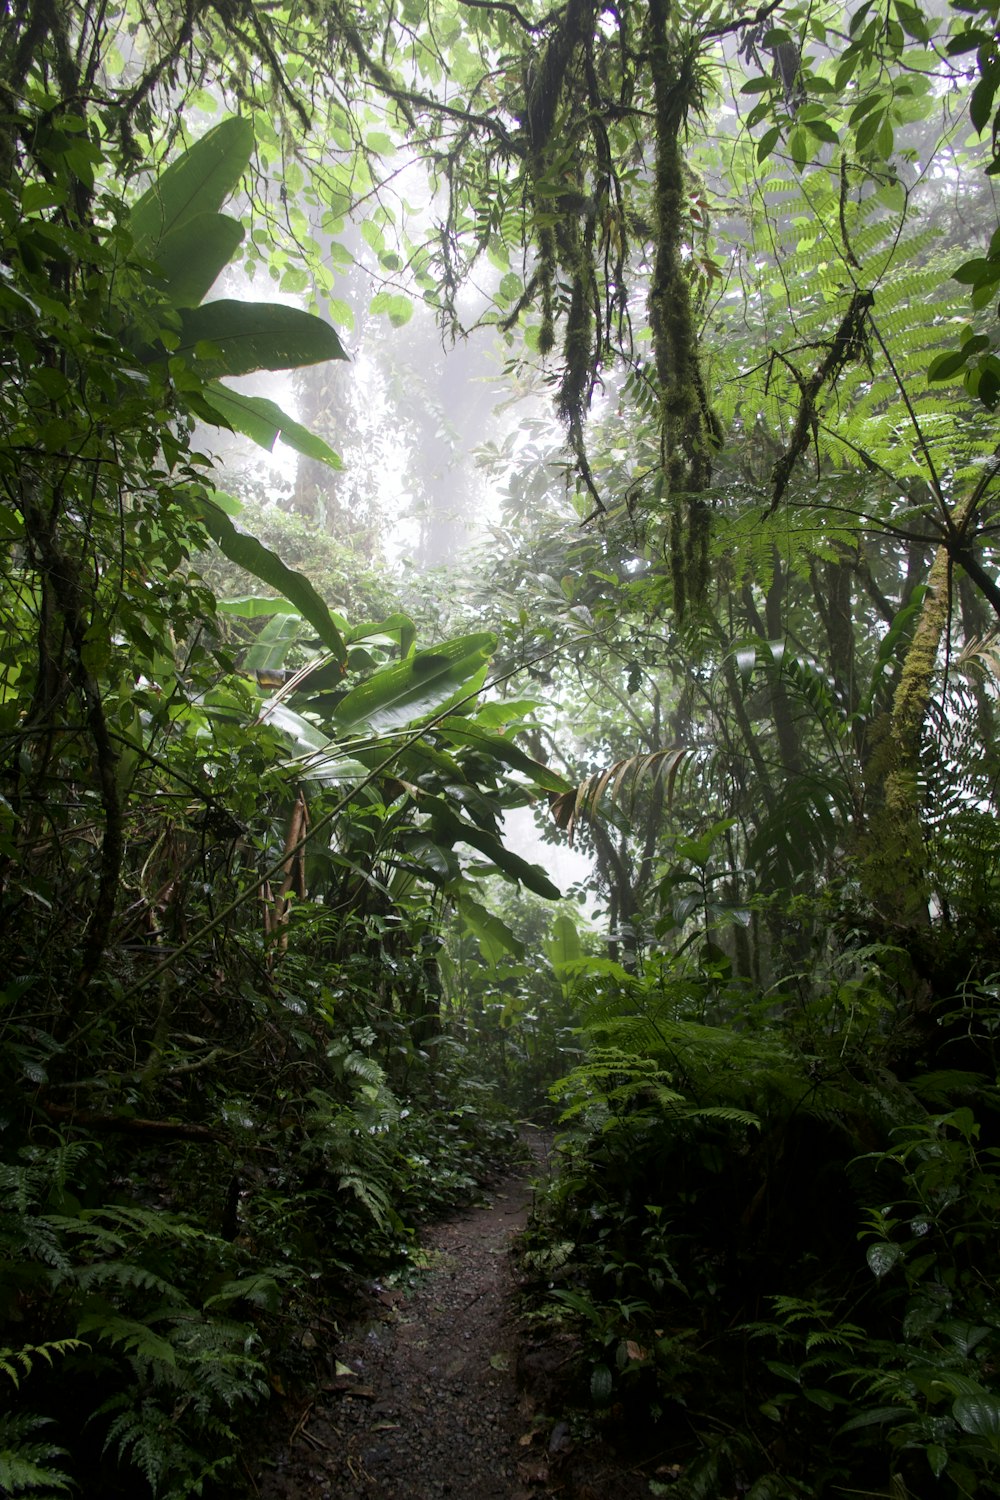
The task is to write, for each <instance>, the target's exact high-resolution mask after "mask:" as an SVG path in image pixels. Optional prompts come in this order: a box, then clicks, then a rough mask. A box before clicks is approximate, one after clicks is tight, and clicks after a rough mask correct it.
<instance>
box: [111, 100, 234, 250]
mask: <svg viewBox="0 0 1000 1500" xmlns="http://www.w3.org/2000/svg"><path fill="white" fill-rule="evenodd" d="M253 148H254V133H253V126H252V125H251V124H250V121H249V120H247V119H244V118H243V117H241V116H237V115H234V116H231V117H230V118H229V119H228V120H222V121H220V122H219V124H218V125H215V126H213V128H212V129H211V130H209V131H207V132H206V134H205V135H203V136H202V137H201V139H200V140H198V141H195V143H194V145H193V146H189V147H188V149H187V150H186V151H185V152H184V154H183V156H180V157H178V159H177V160H176V161H175V162H171V164H170V166H169V167H166V168H165V169H164V170H163V171H162V172H161V173H160V174H159V176H158V177H157V178H156V181H155V182H153V183H151V184H150V186H149V187H148V188H147V189H146V191H145V192H144V193H143V195H142V197H141V198H140V199H139V201H138V203H136V205H135V207H134V208H133V209H132V212H131V214H130V216H129V219H130V225H131V229H132V238H133V239H134V241H135V244H136V248H137V249H138V250H140V251H141V252H142V254H144V255H149V256H150V257H152V258H153V259H156V258H157V252H158V248H159V245H160V243H161V241H162V240H163V239H164V238H165V236H166V235H168V234H170V233H172V232H173V231H174V230H177V229H180V228H181V227H182V226H183V225H184V224H185V223H187V222H188V221H189V220H190V219H193V218H195V217H196V216H197V215H198V214H203V213H218V211H219V209H220V208H221V207H222V205H223V203H225V201H226V199H227V198H228V197H230V195H231V194H232V193H234V192H235V191H236V189H237V187H238V186H239V183H240V178H241V177H242V176H243V173H244V172H245V171H246V169H247V166H248V165H249V162H250V158H251V156H252V155H253Z"/></svg>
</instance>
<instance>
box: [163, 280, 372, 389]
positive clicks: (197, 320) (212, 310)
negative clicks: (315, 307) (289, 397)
mask: <svg viewBox="0 0 1000 1500" xmlns="http://www.w3.org/2000/svg"><path fill="white" fill-rule="evenodd" d="M199 344H204V345H210V346H211V348H210V352H204V353H201V354H199V351H198V345H199ZM175 353H177V354H186V355H188V356H189V357H190V356H195V355H198V356H199V358H200V359H201V360H202V362H203V363H204V364H207V365H208V366H210V367H211V370H212V373H213V375H249V374H250V373H251V372H252V371H254V370H297V369H299V368H300V366H302V365H318V364H322V363H323V361H324V360H328V359H346V358H347V353H346V351H345V349H344V346H343V344H342V343H341V342H340V339H339V338H338V337H337V334H336V332H335V330H334V329H333V328H331V327H330V324H329V323H324V322H323V319H322V318H317V317H315V316H314V315H313V314H312V313H307V312H303V311H302V309H301V308H299V307H285V306H283V305H282V303H280V302H236V301H233V300H232V299H230V298H228V297H223V298H220V300H219V301H218V302H206V303H205V304H204V306H202V307H188V308H183V309H182V311H181V339H180V344H179V345H178V346H177V349H176V351H175Z"/></svg>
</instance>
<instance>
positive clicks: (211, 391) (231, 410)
mask: <svg viewBox="0 0 1000 1500" xmlns="http://www.w3.org/2000/svg"><path fill="white" fill-rule="evenodd" d="M204 397H205V404H206V405H207V407H208V408H209V411H207V412H205V413H204V415H205V417H206V420H208V419H210V415H211V414H212V413H214V414H215V416H216V417H217V418H218V421H219V423H220V424H221V425H222V426H223V427H229V428H231V429H232V430H233V431H234V432H242V433H245V434H246V436H247V437H248V438H252V439H253V441H254V442H255V443H257V444H258V445H259V446H260V447H261V448H266V449H267V450H268V452H271V450H272V449H273V448H274V445H275V443H276V442H277V440H278V438H279V437H280V438H281V441H282V442H283V443H287V444H288V446H289V448H294V449H295V451H296V453H302V454H304V455H305V457H306V458H314V459H316V461H317V462H318V463H321V464H326V465H327V467H328V468H331V469H342V468H343V467H344V465H343V463H342V462H341V459H340V456H339V454H337V453H334V451H333V449H332V448H331V447H329V446H328V445H327V444H326V443H324V441H323V439H322V438H319V437H317V436H316V434H315V433H314V432H310V431H309V429H308V427H303V426H302V425H301V424H300V423H299V422H295V421H293V420H292V418H291V417H289V416H286V415H285V413H284V412H283V411H282V410H281V407H280V406H277V405H275V403H274V402H273V401H269V400H268V399H267V397H266V396H245V395H244V394H243V393H242V391H231V390H230V389H229V388H228V386H224V385H220V384H219V383H218V381H212V382H211V383H210V384H209V385H207V386H205V389H204Z"/></svg>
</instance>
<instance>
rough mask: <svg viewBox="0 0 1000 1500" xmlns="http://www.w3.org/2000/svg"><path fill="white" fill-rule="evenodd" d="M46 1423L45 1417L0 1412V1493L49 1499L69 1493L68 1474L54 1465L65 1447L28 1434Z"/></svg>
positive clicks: (63, 1452) (43, 1499) (63, 1453)
mask: <svg viewBox="0 0 1000 1500" xmlns="http://www.w3.org/2000/svg"><path fill="white" fill-rule="evenodd" d="M49 1424H50V1418H48V1417H38V1416H34V1415H30V1414H28V1415H21V1416H13V1415H11V1414H10V1413H0V1493H2V1494H4V1495H27V1494H30V1495H31V1496H32V1497H33V1500H48V1497H51V1496H55V1495H65V1494H66V1493H67V1492H68V1490H69V1489H70V1484H71V1481H70V1479H69V1476H68V1475H67V1474H65V1473H64V1472H63V1470H62V1469H59V1468H56V1467H55V1465H54V1464H53V1460H54V1459H57V1458H63V1457H65V1456H66V1449H65V1448H60V1447H58V1446H57V1444H55V1443H46V1442H39V1441H37V1440H36V1439H34V1438H33V1437H32V1436H31V1434H33V1433H36V1432H38V1431H39V1430H40V1429H41V1428H42V1427H47V1426H48V1425H49Z"/></svg>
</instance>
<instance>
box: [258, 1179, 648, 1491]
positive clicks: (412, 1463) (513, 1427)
mask: <svg viewBox="0 0 1000 1500" xmlns="http://www.w3.org/2000/svg"><path fill="white" fill-rule="evenodd" d="M539 1170H540V1169H539V1168H536V1167H532V1168H530V1169H526V1170H525V1173H524V1174H523V1175H521V1176H518V1177H514V1178H511V1179H509V1180H508V1181H506V1182H505V1183H503V1184H502V1185H501V1186H500V1187H499V1188H498V1189H497V1190H496V1192H495V1193H494V1194H493V1199H492V1202H491V1203H490V1204H489V1206H487V1207H485V1208H479V1209H472V1210H470V1211H469V1212H467V1213H465V1214H463V1215H462V1216H461V1217H460V1218H457V1219H452V1220H448V1221H445V1222H443V1223H440V1224H436V1225H433V1226H431V1227H430V1228H428V1229H427V1230H426V1231H425V1232H424V1233H423V1235H422V1236H421V1243H422V1245H423V1247H424V1249H425V1251H426V1252H427V1253H428V1256H429V1260H430V1264H429V1269H428V1271H427V1273H426V1274H425V1275H424V1276H422V1277H421V1279H420V1283H419V1285H418V1286H417V1287H416V1288H415V1289H412V1290H409V1291H405V1292H403V1291H398V1290H388V1289H386V1290H382V1291H380V1292H378V1293H377V1301H378V1311H377V1315H373V1317H372V1319H371V1320H370V1321H369V1322H368V1323H367V1324H362V1325H359V1326H358V1327H357V1328H355V1329H354V1330H352V1331H351V1332H349V1334H348V1336H347V1338H346V1339H345V1341H344V1342H343V1343H342V1344H341V1346H340V1347H339V1348H338V1349H337V1350H336V1374H335V1375H333V1376H332V1378H331V1379H330V1380H329V1381H328V1382H327V1384H326V1385H325V1386H324V1388H323V1389H322V1390H321V1391H319V1392H318V1393H317V1394H316V1396H315V1398H314V1399H313V1401H312V1402H311V1403H310V1404H309V1405H308V1406H307V1407H306V1408H305V1410H304V1411H303V1412H302V1413H301V1415H300V1416H299V1418H298V1420H297V1422H296V1425H295V1428H294V1431H293V1432H292V1434H291V1437H290V1440H289V1441H288V1442H287V1443H286V1444H284V1445H283V1447H282V1450H281V1451H280V1452H279V1453H278V1454H277V1455H276V1456H275V1462H274V1467H273V1468H270V1469H268V1470H267V1472H266V1473H264V1474H263V1475H258V1476H257V1480H256V1484H257V1489H258V1493H259V1495H260V1496H261V1500H437V1497H438V1496H454V1497H456V1500H471V1497H474V1500H539V1497H541V1496H545V1495H555V1494H558V1495H559V1496H560V1497H562V1500H625V1497H631V1496H643V1495H647V1496H648V1493H649V1490H648V1487H647V1484H646V1482H645V1481H644V1480H643V1479H642V1477H641V1476H640V1475H638V1474H636V1473H630V1472H628V1471H627V1470H626V1469H623V1468H621V1467H619V1465H618V1464H617V1462H614V1461H613V1456H612V1455H610V1454H609V1452H608V1450H607V1449H606V1448H604V1447H603V1445H601V1446H600V1448H599V1450H595V1451H593V1452H591V1453H590V1454H589V1457H588V1459H587V1461H586V1462H585V1468H586V1473H587V1478H586V1481H585V1482H584V1483H580V1482H579V1478H578V1477H577V1478H574V1475H576V1476H579V1468H580V1463H579V1461H580V1460H581V1459H582V1458H583V1457H584V1455H583V1454H582V1453H581V1452H580V1451H579V1450H578V1449H577V1445H576V1444H575V1443H574V1442H573V1440H572V1438H571V1436H570V1430H569V1426H568V1424H567V1423H566V1422H565V1421H561V1420H558V1418H557V1417H554V1416H553V1415H552V1414H551V1413H546V1412H542V1411H539V1410H538V1409H537V1403H536V1400H535V1399H534V1398H533V1397H532V1396H531V1395H530V1394H522V1393H521V1392H519V1389H518V1383H517V1378H516V1365H517V1360H518V1332H517V1327H516V1309H515V1279H514V1273H513V1268H512V1264H511V1255H510V1250H511V1243H512V1241H513V1239H514V1236H515V1235H516V1234H517V1233H518V1232H519V1231H520V1230H521V1229H523V1228H524V1225H525V1223H526V1222H527V1217H528V1213H529V1211H530V1207H531V1198H532V1187H531V1182H532V1178H533V1177H537V1175H538V1171H539ZM541 1170H544V1162H543V1163H542V1167H541ZM574 1459H575V1460H576V1461H575V1462H574V1461H573V1460H574Z"/></svg>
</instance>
